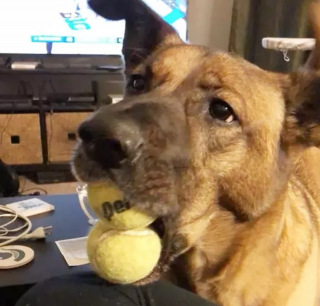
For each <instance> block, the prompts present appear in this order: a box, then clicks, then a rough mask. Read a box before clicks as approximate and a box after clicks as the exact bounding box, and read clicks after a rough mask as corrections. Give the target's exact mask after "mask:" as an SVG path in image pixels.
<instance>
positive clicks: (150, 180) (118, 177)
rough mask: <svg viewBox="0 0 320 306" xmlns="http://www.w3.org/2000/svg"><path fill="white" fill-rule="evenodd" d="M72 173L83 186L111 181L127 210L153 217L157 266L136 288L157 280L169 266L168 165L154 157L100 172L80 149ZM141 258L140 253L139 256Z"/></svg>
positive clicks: (171, 193)
mask: <svg viewBox="0 0 320 306" xmlns="http://www.w3.org/2000/svg"><path fill="white" fill-rule="evenodd" d="M72 167H73V172H74V173H75V175H76V177H77V179H78V180H80V181H83V182H84V183H94V182H97V181H99V182H102V181H110V180H112V181H114V182H115V183H116V185H117V186H118V187H119V188H120V189H121V190H122V192H123V194H124V197H125V199H126V200H127V201H128V202H129V203H130V206H131V207H137V208H139V209H141V210H142V211H144V212H146V213H149V214H151V215H154V216H157V219H156V220H155V221H154V222H153V223H152V224H151V225H150V228H152V229H153V230H154V231H155V232H156V233H157V234H158V236H159V237H160V239H161V243H162V252H161V255H160V259H159V261H158V264H157V266H156V267H155V268H154V270H153V271H152V272H151V273H150V274H149V275H148V276H147V277H146V278H144V279H142V280H140V281H139V282H137V285H142V284H148V283H151V282H154V281H156V280H158V279H160V278H161V276H162V274H163V273H164V272H166V271H167V270H168V269H169V265H170V245H171V243H170V240H171V238H170V235H169V230H168V227H169V226H168V224H167V218H168V217H169V216H172V215H174V214H175V213H176V212H177V211H178V207H179V205H178V201H177V196H176V188H175V184H174V172H173V169H172V166H171V164H170V162H164V161H159V159H157V158H150V157H148V158H144V159H143V158H141V159H140V161H139V163H136V164H134V165H132V164H123V165H122V167H121V168H120V169H104V168H103V167H101V165H99V164H98V163H97V162H96V161H94V160H92V159H91V158H89V157H88V156H87V155H86V154H85V152H84V150H83V148H82V147H81V146H80V147H79V148H78V150H77V151H76V155H75V156H74V160H73V163H72ZM142 256H143V254H142Z"/></svg>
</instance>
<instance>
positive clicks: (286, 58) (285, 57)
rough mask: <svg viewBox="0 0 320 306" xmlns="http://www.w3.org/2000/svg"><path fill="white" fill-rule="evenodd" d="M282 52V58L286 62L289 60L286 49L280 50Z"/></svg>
mask: <svg viewBox="0 0 320 306" xmlns="http://www.w3.org/2000/svg"><path fill="white" fill-rule="evenodd" d="M282 52H283V59H284V60H285V61H286V62H290V57H289V56H288V50H284V51H282Z"/></svg>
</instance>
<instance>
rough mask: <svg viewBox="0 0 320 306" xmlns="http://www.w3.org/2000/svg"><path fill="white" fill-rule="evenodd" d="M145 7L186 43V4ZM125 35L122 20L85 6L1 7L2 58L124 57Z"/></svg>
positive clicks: (5, 0)
mask: <svg viewBox="0 0 320 306" xmlns="http://www.w3.org/2000/svg"><path fill="white" fill-rule="evenodd" d="M106 1H107V0H106ZM143 1H144V2H145V3H146V4H147V5H148V6H150V7H151V8H152V9H153V10H154V11H155V12H156V13H158V14H159V15H160V16H161V17H162V18H163V19H164V20H166V21H167V22H168V23H170V24H171V25H172V26H173V27H174V28H176V30H177V32H178V33H179V34H180V35H181V38H182V39H186V36H187V17H186V15H187V0H143ZM124 30H125V21H124V20H121V21H110V20H106V19H104V18H102V17H100V16H98V15H97V14H95V13H94V12H93V11H92V10H91V9H90V7H89V6H88V2H87V0H1V2H0V41H1V44H0V54H11V55H12V54H53V55H55V54H56V55H58V54H60V55H120V54H121V50H122V42H123V36H124Z"/></svg>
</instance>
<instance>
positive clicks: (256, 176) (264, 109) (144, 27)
mask: <svg viewBox="0 0 320 306" xmlns="http://www.w3.org/2000/svg"><path fill="white" fill-rule="evenodd" d="M89 3H90V5H91V7H92V9H93V10H94V11H95V12H96V13H97V14H99V15H100V16H103V17H105V18H107V19H112V20H120V19H125V20H126V31H125V38H124V46H123V56H124V60H125V71H124V73H125V75H126V79H127V85H126V94H125V97H124V100H123V101H121V102H119V103H117V104H113V105H110V106H103V107H101V108H100V109H99V110H98V111H97V112H96V113H94V114H93V115H92V116H91V117H90V118H88V120H86V121H85V122H84V123H83V124H82V125H81V126H80V127H79V138H80V141H79V143H78V145H77V147H76V148H75V153H74V156H73V161H72V170H73V173H74V174H75V176H76V177H77V179H78V180H80V181H84V182H96V181H104V180H110V179H111V180H113V181H115V182H116V183H117V185H118V186H119V187H120V188H121V189H122V191H123V192H124V194H125V196H126V198H127V199H129V201H130V203H131V204H132V205H134V206H136V207H138V208H140V209H141V210H143V211H146V212H148V213H149V214H152V215H154V216H156V217H157V218H158V220H160V221H159V222H158V223H159V224H160V223H162V225H164V228H165V234H164V237H163V254H162V256H161V259H160V261H159V264H158V266H157V267H156V268H155V269H154V271H153V272H152V273H151V274H150V275H149V276H148V277H147V278H146V279H144V280H142V281H141V282H139V283H137V284H140V285H141V284H148V283H151V282H154V281H156V280H158V279H159V278H161V277H163V276H164V275H166V274H167V273H169V272H171V274H173V275H176V280H177V281H179V280H180V282H181V284H183V286H186V287H187V288H188V289H189V290H192V291H193V292H195V293H196V294H198V295H200V296H201V297H203V298H205V299H207V300H209V301H212V302H215V303H217V304H218V305H221V306H302V305H303V306H315V305H319V293H320V278H319V276H320V274H319V272H320V266H319V255H320V253H319V233H320V211H319V205H320V151H319V146H320V74H319V72H318V71H317V69H318V68H319V67H320V3H319V1H316V2H313V3H312V4H311V5H312V8H311V10H310V12H311V15H310V16H311V20H312V22H313V28H314V32H315V37H316V39H317V43H316V47H315V50H314V51H313V52H312V54H311V56H310V58H309V60H308V61H307V63H306V64H305V65H304V66H303V67H301V69H299V70H298V71H296V72H292V73H290V74H281V73H273V72H270V71H264V70H262V69H260V68H259V67H257V66H255V65H253V64H251V63H249V62H247V61H245V60H244V59H242V58H240V57H239V56H237V55H234V54H228V53H224V52H212V51H210V50H209V49H208V48H206V47H201V46H195V45H191V44H186V43H184V42H183V41H182V40H181V39H180V38H179V36H178V35H177V33H176V32H175V30H174V29H173V28H172V27H171V26H169V25H168V24H166V23H165V22H164V21H162V19H161V18H160V17H158V16H157V15H156V14H155V13H154V12H152V11H151V10H150V9H149V8H148V7H147V6H146V5H144V4H143V3H142V2H140V1H139V0H91V1H90V2H89ZM160 227H161V226H158V228H157V226H156V230H159V228H160Z"/></svg>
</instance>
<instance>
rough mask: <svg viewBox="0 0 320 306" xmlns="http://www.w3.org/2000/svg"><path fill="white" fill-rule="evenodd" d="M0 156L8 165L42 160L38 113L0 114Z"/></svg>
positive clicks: (40, 161) (37, 162) (34, 162)
mask: <svg viewBox="0 0 320 306" xmlns="http://www.w3.org/2000/svg"><path fill="white" fill-rule="evenodd" d="M0 158H1V159H2V160H3V161H4V162H5V163H6V164H9V165H27V164H40V163H42V162H43V159H42V145H41V135H40V124H39V115H38V114H0Z"/></svg>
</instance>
